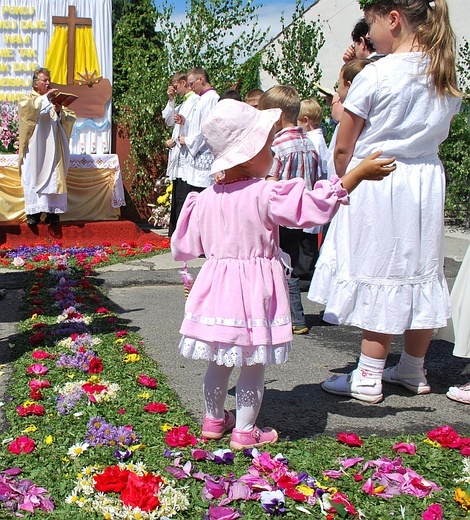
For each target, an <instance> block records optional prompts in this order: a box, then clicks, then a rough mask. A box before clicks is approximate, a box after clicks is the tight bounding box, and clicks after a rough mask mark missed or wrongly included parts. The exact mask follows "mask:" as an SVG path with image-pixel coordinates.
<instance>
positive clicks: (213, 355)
mask: <svg viewBox="0 0 470 520" xmlns="http://www.w3.org/2000/svg"><path fill="white" fill-rule="evenodd" d="M348 201H349V198H348V193H347V191H346V190H345V189H344V188H343V186H342V184H341V181H340V180H339V179H338V178H337V177H333V178H332V179H331V181H326V180H324V181H319V182H317V183H316V185H315V187H314V189H313V190H307V189H305V182H304V181H303V179H292V180H288V181H278V182H275V181H264V180H257V179H253V180H247V181H239V182H235V183H232V184H226V185H214V186H211V187H209V188H206V189H205V190H204V191H203V192H201V193H197V192H191V193H189V195H188V197H187V198H186V201H185V204H184V207H183V209H182V211H181V214H180V217H179V220H178V225H177V227H176V230H175V232H174V233H173V235H172V237H171V250H172V253H173V257H174V259H175V260H179V261H185V260H190V259H193V258H198V257H199V256H201V255H202V254H204V255H205V256H206V258H207V260H206V262H205V263H204V265H203V267H202V268H201V271H200V273H199V275H198V276H197V278H196V280H195V283H194V285H193V287H192V289H191V292H190V294H189V298H188V300H187V302H186V308H185V314H184V319H183V323H182V325H181V329H180V333H181V334H182V335H183V338H182V340H181V344H180V351H181V354H182V355H184V356H185V357H188V358H192V359H206V360H209V361H215V362H216V363H217V364H221V365H222V364H223V365H227V366H235V365H236V366H240V365H242V364H248V365H250V364H255V363H263V364H272V363H280V362H284V361H285V360H286V359H287V351H288V350H289V349H290V346H291V341H292V324H291V316H290V306H289V296H288V290H287V283H286V275H285V266H284V264H283V262H282V261H281V253H282V252H281V250H280V248H279V231H278V226H279V225H282V226H291V227H298V228H305V227H311V226H314V225H317V224H326V223H327V222H328V221H329V220H330V219H331V218H332V217H333V215H334V214H335V213H336V211H337V210H338V208H339V206H340V204H348Z"/></svg>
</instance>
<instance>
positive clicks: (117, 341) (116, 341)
mask: <svg viewBox="0 0 470 520" xmlns="http://www.w3.org/2000/svg"><path fill="white" fill-rule="evenodd" d="M114 343H116V345H119V344H120V343H124V340H123V339H122V338H118V339H116V340H115V341H114Z"/></svg>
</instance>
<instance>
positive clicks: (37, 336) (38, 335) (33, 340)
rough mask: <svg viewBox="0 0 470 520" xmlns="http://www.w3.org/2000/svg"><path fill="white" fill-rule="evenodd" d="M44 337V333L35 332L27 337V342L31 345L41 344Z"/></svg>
mask: <svg viewBox="0 0 470 520" xmlns="http://www.w3.org/2000/svg"><path fill="white" fill-rule="evenodd" d="M45 337H46V333H45V332H44V331H40V332H36V334H33V335H32V336H30V337H29V342H30V343H31V345H37V344H38V343H42V342H43V341H44V338H45Z"/></svg>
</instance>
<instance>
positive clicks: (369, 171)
mask: <svg viewBox="0 0 470 520" xmlns="http://www.w3.org/2000/svg"><path fill="white" fill-rule="evenodd" d="M381 155H382V150H379V151H378V152H374V153H373V154H371V155H369V156H368V157H366V158H365V159H362V161H361V162H360V163H359V164H358V165H357V166H356V167H355V168H353V169H352V170H350V171H349V172H348V173H347V174H346V175H344V176H343V178H342V179H341V183H342V185H343V188H344V189H345V190H346V191H347V192H348V193H351V192H352V191H353V190H354V189H355V188H357V186H358V185H359V184H360V183H361V182H362V181H380V180H382V179H383V178H384V177H387V175H390V174H391V173H392V172H393V171H394V170H396V168H397V167H396V165H395V157H388V158H386V159H379V157H380V156H381Z"/></svg>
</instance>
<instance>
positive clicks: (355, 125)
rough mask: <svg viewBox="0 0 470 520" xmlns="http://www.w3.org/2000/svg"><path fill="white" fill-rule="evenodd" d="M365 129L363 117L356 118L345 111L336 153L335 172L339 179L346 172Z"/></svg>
mask: <svg viewBox="0 0 470 520" xmlns="http://www.w3.org/2000/svg"><path fill="white" fill-rule="evenodd" d="M363 127H364V119H362V117H359V116H356V115H355V114H353V113H352V112H349V110H346V109H345V110H344V112H343V116H342V118H341V123H340V125H339V129H338V137H337V138H336V144H335V151H334V161H335V170H336V175H337V176H338V177H342V176H343V175H344V173H345V172H346V168H347V167H348V164H349V161H350V160H351V157H352V156H353V152H354V147H355V146H356V141H357V139H358V137H359V135H360V133H361V132H362V128H363Z"/></svg>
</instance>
